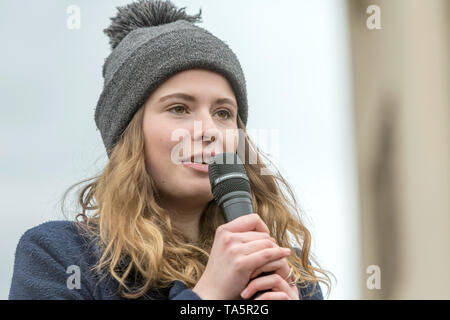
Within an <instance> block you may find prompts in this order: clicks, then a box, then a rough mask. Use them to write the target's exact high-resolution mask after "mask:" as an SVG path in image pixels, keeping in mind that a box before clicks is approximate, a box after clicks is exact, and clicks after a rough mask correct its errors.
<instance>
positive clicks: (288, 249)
mask: <svg viewBox="0 0 450 320" xmlns="http://www.w3.org/2000/svg"><path fill="white" fill-rule="evenodd" d="M283 250H284V252H286V253H290V252H291V249H290V248H283Z"/></svg>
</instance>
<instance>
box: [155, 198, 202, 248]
mask: <svg viewBox="0 0 450 320" xmlns="http://www.w3.org/2000/svg"><path fill="white" fill-rule="evenodd" d="M206 205H207V203H198V204H196V203H193V202H192V201H189V200H187V201H183V202H182V203H181V202H177V201H175V200H172V201H168V200H163V201H162V207H163V208H164V209H166V210H168V211H169V214H170V219H171V222H172V225H173V226H174V227H176V228H177V229H179V230H181V231H182V232H183V234H184V235H186V236H187V237H188V238H189V239H190V240H191V241H193V242H197V241H198V240H199V238H200V233H199V223H200V217H201V215H202V213H203V210H204V209H205V207H206Z"/></svg>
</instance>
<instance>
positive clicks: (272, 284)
mask: <svg viewBox="0 0 450 320" xmlns="http://www.w3.org/2000/svg"><path fill="white" fill-rule="evenodd" d="M264 290H273V291H282V292H285V293H287V294H293V292H292V288H291V287H290V286H289V285H288V283H287V282H286V281H285V280H284V279H283V278H281V277H280V276H279V275H278V274H270V275H268V276H263V277H259V278H256V279H254V280H252V281H250V283H249V284H248V285H247V287H246V288H245V289H244V291H242V292H241V297H242V298H244V299H247V298H248V297H251V296H253V295H254V294H255V293H256V292H258V291H264Z"/></svg>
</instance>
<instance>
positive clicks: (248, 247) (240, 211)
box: [193, 153, 290, 300]
mask: <svg viewBox="0 0 450 320" xmlns="http://www.w3.org/2000/svg"><path fill="white" fill-rule="evenodd" d="M239 161H240V159H239V158H238V156H237V154H234V153H223V154H219V155H216V156H215V157H214V158H212V161H210V164H209V178H210V183H211V190H212V193H213V195H214V199H215V200H216V202H217V203H218V205H219V206H220V207H221V208H222V210H223V213H224V216H225V219H226V221H228V222H227V223H226V224H224V225H222V226H220V227H219V228H217V230H216V234H215V239H214V243H213V246H212V249H211V253H210V258H209V260H208V264H207V266H206V269H205V272H204V273H203V275H202V277H201V278H200V280H199V281H198V283H197V285H196V286H195V287H194V288H193V290H194V292H196V293H197V294H198V295H199V296H200V297H201V298H202V299H218V300H219V299H220V300H222V299H240V298H241V297H240V293H241V291H242V290H243V289H244V288H246V287H247V284H248V282H249V279H250V278H251V276H252V275H253V274H255V271H257V270H261V268H262V267H264V266H266V267H267V266H268V267H271V266H270V264H272V270H273V268H274V267H275V268H276V267H277V263H278V264H280V261H281V259H284V258H285V257H287V256H289V255H290V249H288V248H280V247H279V246H278V245H277V244H276V243H275V242H274V241H273V239H271V237H270V231H269V229H268V228H267V226H266V225H265V223H264V222H263V221H262V219H261V218H260V217H259V215H257V214H255V213H253V207H252V203H251V194H250V183H249V180H248V177H247V174H246V171H245V168H244V166H243V165H242V163H240V162H239ZM284 263H285V262H284ZM285 265H286V263H285ZM270 274H272V273H268V272H263V273H260V274H259V275H257V278H259V277H263V276H266V275H270ZM279 279H281V278H280V277H278V278H271V281H275V280H279ZM282 285H287V283H286V284H282ZM267 291H271V290H270V289H269V290H265V291H261V292H259V293H256V294H254V295H253V296H252V297H251V298H250V299H253V298H255V297H257V296H259V295H260V294H262V293H264V292H267Z"/></svg>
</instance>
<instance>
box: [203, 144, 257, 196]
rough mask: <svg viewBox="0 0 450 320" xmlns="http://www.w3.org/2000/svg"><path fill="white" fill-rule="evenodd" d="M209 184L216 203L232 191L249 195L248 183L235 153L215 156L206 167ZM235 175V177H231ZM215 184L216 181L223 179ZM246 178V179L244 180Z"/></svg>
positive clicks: (242, 166) (245, 173) (243, 168)
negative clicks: (244, 192)
mask: <svg viewBox="0 0 450 320" xmlns="http://www.w3.org/2000/svg"><path fill="white" fill-rule="evenodd" d="M208 172H209V182H210V184H211V191H212V194H213V196H214V199H215V200H216V201H217V202H218V201H219V200H220V198H222V196H224V195H225V194H227V193H230V192H233V191H246V192H248V193H250V183H249V181H248V180H247V179H248V177H247V172H246V171H245V167H244V165H243V164H242V161H241V159H240V158H239V156H238V155H237V154H236V153H231V152H226V153H220V154H217V155H215V156H214V157H213V158H211V160H210V162H209V165H208ZM233 173H234V174H236V175H235V176H234V175H233ZM226 176H229V177H230V178H228V179H223V180H221V181H220V182H218V183H217V184H215V181H216V179H218V178H221V177H223V178H225V177H226ZM244 177H246V178H247V179H245V178H244Z"/></svg>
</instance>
